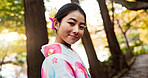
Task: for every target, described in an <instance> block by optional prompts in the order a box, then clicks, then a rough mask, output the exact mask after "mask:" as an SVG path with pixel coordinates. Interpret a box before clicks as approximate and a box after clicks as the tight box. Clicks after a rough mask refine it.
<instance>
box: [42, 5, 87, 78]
mask: <svg viewBox="0 0 148 78" xmlns="http://www.w3.org/2000/svg"><path fill="white" fill-rule="evenodd" d="M53 25H54V27H53V29H55V30H56V40H55V43H54V44H50V45H49V44H46V45H43V46H42V49H41V52H42V53H43V55H44V56H45V60H44V62H43V64H42V69H41V75H42V78H90V77H89V74H88V72H87V70H86V68H85V66H84V64H83V62H82V60H81V58H80V57H79V56H78V55H77V53H76V52H75V51H74V50H73V49H72V48H71V45H72V44H74V43H75V42H77V41H78V40H79V39H80V38H81V37H82V36H83V34H84V28H85V27H86V15H85V13H84V11H83V10H82V8H81V7H80V6H79V5H78V4H76V3H68V4H65V5H64V6H62V7H61V8H60V9H59V11H58V12H57V14H56V15H55V19H53Z"/></svg>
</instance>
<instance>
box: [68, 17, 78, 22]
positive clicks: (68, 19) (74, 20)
mask: <svg viewBox="0 0 148 78" xmlns="http://www.w3.org/2000/svg"><path fill="white" fill-rule="evenodd" d="M68 20H73V21H75V22H77V20H76V19H75V18H69V19H68Z"/></svg>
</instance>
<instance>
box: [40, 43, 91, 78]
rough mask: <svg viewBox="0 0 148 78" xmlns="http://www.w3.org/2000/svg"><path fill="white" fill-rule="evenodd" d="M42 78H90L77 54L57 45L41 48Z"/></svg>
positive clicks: (61, 45) (47, 45)
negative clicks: (42, 59) (43, 58)
mask: <svg viewBox="0 0 148 78" xmlns="http://www.w3.org/2000/svg"><path fill="white" fill-rule="evenodd" d="M41 52H42V53H43V55H44V56H45V60H44V61H43V64H42V68H41V76H42V78H90V76H89V73H88V71H87V70H86V68H85V66H84V64H83V62H82V60H81V59H80V57H79V56H78V55H77V53H76V52H75V51H73V50H71V49H69V48H68V47H67V46H65V45H63V44H59V43H55V44H51V45H49V44H46V45H43V46H42V49H41Z"/></svg>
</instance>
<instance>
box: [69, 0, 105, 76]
mask: <svg viewBox="0 0 148 78" xmlns="http://www.w3.org/2000/svg"><path fill="white" fill-rule="evenodd" d="M71 2H76V3H79V1H78V0H71ZM82 43H83V45H84V48H85V51H86V54H87V57H88V62H89V65H90V74H91V78H108V75H105V72H104V71H103V69H102V67H101V64H100V61H99V60H98V59H97V56H96V52H95V49H94V46H93V44H92V40H91V37H90V34H89V31H88V29H87V28H86V29H85V32H84V35H83V37H82Z"/></svg>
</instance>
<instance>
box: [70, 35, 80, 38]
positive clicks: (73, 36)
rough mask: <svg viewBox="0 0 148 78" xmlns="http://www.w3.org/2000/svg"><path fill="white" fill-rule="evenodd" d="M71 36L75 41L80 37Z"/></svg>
mask: <svg viewBox="0 0 148 78" xmlns="http://www.w3.org/2000/svg"><path fill="white" fill-rule="evenodd" d="M70 36H71V37H72V38H74V39H78V36H75V35H70Z"/></svg>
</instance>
